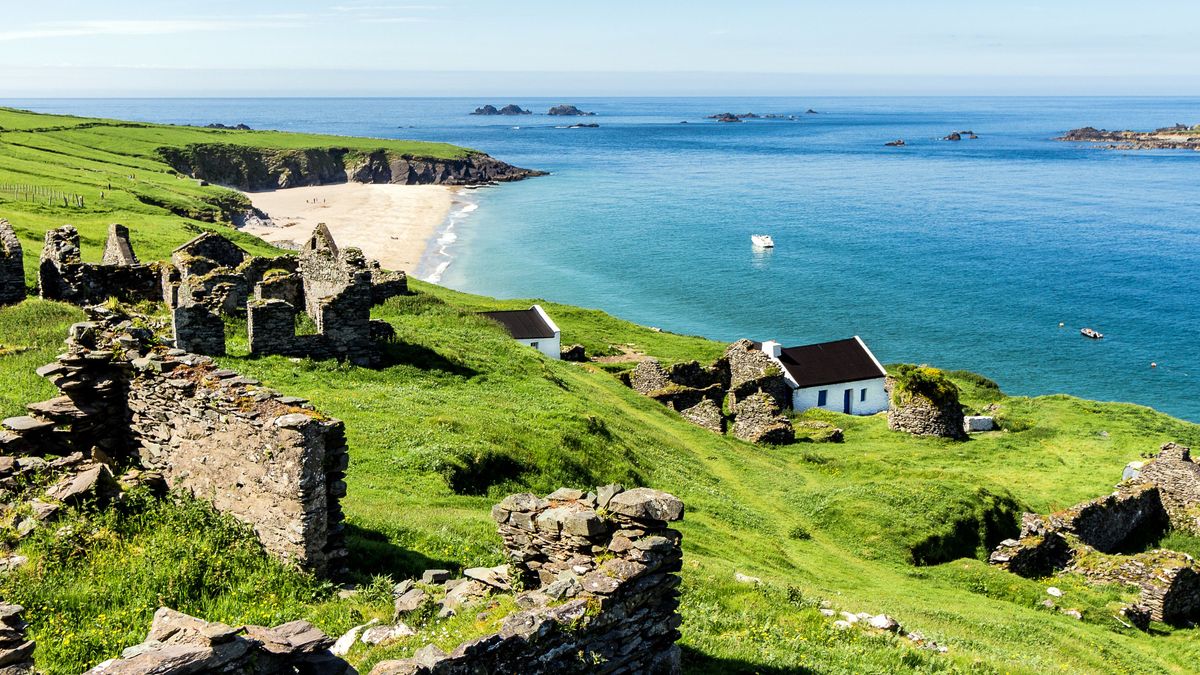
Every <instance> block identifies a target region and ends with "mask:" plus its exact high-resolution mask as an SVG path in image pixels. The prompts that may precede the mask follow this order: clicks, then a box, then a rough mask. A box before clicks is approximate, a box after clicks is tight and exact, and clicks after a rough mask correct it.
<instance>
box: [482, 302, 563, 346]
mask: <svg viewBox="0 0 1200 675" xmlns="http://www.w3.org/2000/svg"><path fill="white" fill-rule="evenodd" d="M479 315H480V316H486V317H487V318H489V319H491V320H493V321H496V322H499V323H500V325H502V326H504V327H505V328H506V329H508V332H509V334H510V335H512V336H513V337H514V338H516V339H518V340H531V339H535V338H552V337H554V329H553V328H551V327H550V326H549V325H548V324H547V323H546V321H545V320H544V319H542V315H541V314H540V313H538V311H537V310H536V309H533V308H532V307H531V308H529V309H514V310H508V311H503V312H480V313H479Z"/></svg>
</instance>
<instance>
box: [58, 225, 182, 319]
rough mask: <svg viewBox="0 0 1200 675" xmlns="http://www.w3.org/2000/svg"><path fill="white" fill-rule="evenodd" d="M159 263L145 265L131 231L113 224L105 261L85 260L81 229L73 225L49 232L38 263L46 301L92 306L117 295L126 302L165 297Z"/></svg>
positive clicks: (106, 243)
mask: <svg viewBox="0 0 1200 675" xmlns="http://www.w3.org/2000/svg"><path fill="white" fill-rule="evenodd" d="M160 274H161V272H160V271H159V266H158V265H156V264H154V265H143V264H141V263H139V262H138V261H137V257H136V256H135V255H134V254H133V247H132V245H131V244H130V242H129V230H128V229H126V228H125V227H124V226H122V225H117V224H113V225H111V226H109V229H108V239H107V241H106V242H105V245H104V259H103V262H101V263H99V264H96V263H85V262H83V257H82V255H81V252H80V248H79V231H78V230H76V229H75V228H74V227H73V226H71V225H64V226H62V227H60V228H58V229H54V230H49V231H47V232H46V244H45V246H43V247H42V255H41V260H40V261H39V263H38V293H39V295H40V296H41V297H42V298H43V299H45V300H61V301H63V302H70V303H74V304H77V305H88V304H95V303H100V302H104V301H105V300H107V299H109V298H117V299H118V300H121V301H124V302H134V303H136V302H141V301H143V300H150V301H158V300H161V299H162V292H161V290H160V284H159V276H160Z"/></svg>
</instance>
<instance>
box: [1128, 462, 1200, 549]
mask: <svg viewBox="0 0 1200 675" xmlns="http://www.w3.org/2000/svg"><path fill="white" fill-rule="evenodd" d="M1138 480H1139V481H1143V482H1146V483H1150V484H1153V485H1155V486H1157V487H1158V490H1159V492H1160V493H1161V495H1162V505H1163V508H1164V509H1165V510H1166V512H1167V517H1168V518H1169V519H1170V521H1171V527H1173V528H1175V529H1177V530H1182V531H1184V532H1191V533H1192V534H1196V535H1200V464H1196V463H1195V462H1194V461H1192V455H1191V449H1189V448H1185V447H1183V446H1182V445H1178V444H1176V443H1167V444H1165V445H1163V446H1162V448H1161V449H1160V450H1159V453H1158V457H1157V458H1156V459H1155V460H1154V461H1153V462H1150V463H1149V464H1148V465H1147V466H1145V467H1143V469H1142V471H1141V475H1140V476H1139V478H1138Z"/></svg>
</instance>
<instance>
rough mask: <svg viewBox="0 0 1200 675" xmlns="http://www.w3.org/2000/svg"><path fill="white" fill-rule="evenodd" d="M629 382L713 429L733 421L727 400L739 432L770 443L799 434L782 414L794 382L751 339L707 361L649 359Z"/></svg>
mask: <svg viewBox="0 0 1200 675" xmlns="http://www.w3.org/2000/svg"><path fill="white" fill-rule="evenodd" d="M628 384H629V386H630V387H632V388H633V389H634V390H635V391H637V392H638V393H639V394H641V395H643V396H646V397H649V398H652V399H654V400H656V401H658V402H659V403H662V404H663V405H665V406H667V407H668V408H671V409H672V410H675V411H676V412H678V413H679V414H680V415H681V416H682V417H683V418H684V419H685V420H687V421H689V422H691V423H692V424H695V425H697V426H699V427H703V428H705V429H708V430H709V431H713V432H715V433H724V432H725V429H726V428H727V427H728V426H729V425H728V421H729V420H728V419H727V416H726V415H725V412H724V410H723V405H725V404H726V403H728V405H729V407H730V408H731V410H732V414H731V415H729V416H728V417H729V418H731V419H732V427H733V433H734V435H735V436H737V437H738V438H740V439H742V440H744V441H749V442H751V443H772V444H786V443H791V442H793V441H794V440H795V439H796V433H795V429H794V428H793V427H792V423H791V421H790V420H789V419H788V418H787V417H785V416H784V415H782V412H783V410H784V408H786V407H788V405H789V403H790V401H791V388H790V387H789V386H788V384H787V381H786V380H785V379H784V378H783V374H782V371H781V370H780V368H779V365H778V364H776V363H775V362H774V361H772V360H771V359H770V357H768V356H767V355H766V354H764V353H763V352H762V350H760V349H758V348H757V347H756V346H755V345H754V343H752V342H750V341H749V340H738V341H737V342H735V343H733V344H731V345H729V347H728V348H727V349H726V350H725V355H724V356H722V357H721V358H720V359H717V361H716V362H715V363H713V365H711V366H708V367H704V366H701V365H700V363H699V362H697V361H690V362H687V363H677V364H673V365H671V366H668V367H663V365H662V364H660V363H659V362H658V361H657V360H656V359H646V360H644V361H641V362H640V363H638V364H637V366H636V367H635V368H634V369H633V371H632V372H630V373H629V380H628Z"/></svg>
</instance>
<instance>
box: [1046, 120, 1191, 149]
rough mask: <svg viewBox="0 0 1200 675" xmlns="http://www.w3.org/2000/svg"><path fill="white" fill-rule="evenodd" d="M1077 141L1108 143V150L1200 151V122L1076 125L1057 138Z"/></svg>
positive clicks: (1106, 146) (1106, 147)
mask: <svg viewBox="0 0 1200 675" xmlns="http://www.w3.org/2000/svg"><path fill="white" fill-rule="evenodd" d="M1054 140H1057V141H1070V142H1075V143H1097V144H1107V145H1105V146H1104V147H1105V149H1108V150H1197V151H1200V125H1196V126H1194V127H1188V126H1187V125H1184V124H1176V125H1175V126H1173V127H1164V128H1162V129H1155V130H1154V131H1108V130H1107V129H1097V128H1095V127H1083V128H1082V129H1072V130H1070V131H1068V132H1067V133H1065V134H1063V135H1062V136H1059V137H1058V138H1056V139H1054Z"/></svg>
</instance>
